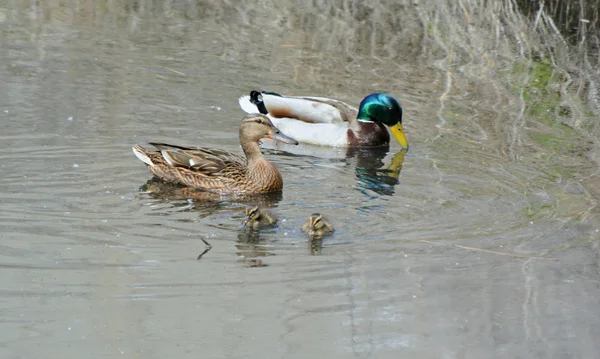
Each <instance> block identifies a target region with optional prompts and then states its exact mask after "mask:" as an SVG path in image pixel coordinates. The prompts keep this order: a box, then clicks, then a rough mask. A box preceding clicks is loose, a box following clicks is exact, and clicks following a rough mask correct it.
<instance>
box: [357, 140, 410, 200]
mask: <svg viewBox="0 0 600 359" xmlns="http://www.w3.org/2000/svg"><path fill="white" fill-rule="evenodd" d="M406 151H407V150H406V149H402V150H401V151H399V152H397V153H396V154H395V155H394V157H393V158H392V160H391V162H390V164H389V165H388V166H387V167H386V168H385V169H384V168H383V167H384V166H385V163H384V162H383V159H384V158H385V156H386V155H387V153H388V149H387V148H351V149H348V152H347V156H348V157H353V156H356V158H357V162H356V179H357V180H358V188H359V191H361V192H362V193H365V192H366V191H365V190H371V191H373V192H375V193H377V194H380V195H386V196H391V195H393V194H394V186H396V185H397V184H398V177H399V176H400V171H401V170H402V165H403V163H404V154H405V153H406Z"/></svg>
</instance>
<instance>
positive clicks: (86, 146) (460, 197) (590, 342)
mask: <svg viewBox="0 0 600 359" xmlns="http://www.w3.org/2000/svg"><path fill="white" fill-rule="evenodd" d="M217 3H218V2H217ZM131 4H138V5H135V6H134V5H131ZM139 4H140V2H133V1H123V2H119V1H114V2H113V1H106V2H105V1H101V2H98V3H94V2H85V1H81V2H73V3H72V4H71V3H70V5H65V4H62V3H61V2H58V1H56V2H54V1H51V2H47V3H46V2H44V3H43V4H40V3H39V2H31V3H30V2H22V3H19V2H16V3H14V4H12V3H11V4H8V3H7V2H5V3H2V2H0V30H1V33H0V34H1V35H0V41H1V43H2V48H3V51H2V52H1V55H0V58H1V61H0V62H1V63H2V66H1V67H0V91H1V93H2V96H1V98H0V110H1V111H0V121H1V123H2V128H3V129H2V131H1V133H0V139H1V141H0V146H1V148H2V155H1V156H2V161H1V162H0V168H1V169H2V174H3V175H2V176H1V187H0V188H1V191H2V201H0V211H1V213H2V217H1V222H0V223H1V224H0V228H1V229H2V230H1V232H2V234H1V235H0V236H1V239H2V240H1V243H0V255H1V257H0V265H1V266H2V271H3V273H4V275H3V281H2V289H1V290H0V299H1V300H0V303H1V307H2V313H3V314H2V321H1V323H0V333H1V334H0V338H2V339H0V356H1V357H5V358H20V357H23V358H25V357H36V356H39V355H40V354H41V353H43V354H44V356H45V357H48V358H54V357H56V358H65V357H81V358H83V357H90V358H95V357H103V356H111V357H118V356H121V357H144V358H164V357H167V356H170V357H178V358H180V357H203V358H241V357H248V358H256V357H259V356H260V357H263V358H316V357H322V358H348V357H357V358H371V357H373V358H399V357H400V358H487V357H506V358H509V357H510V358H516V357H528V358H567V357H573V358H591V357H594V356H595V353H597V352H598V350H599V349H600V348H599V345H598V341H597V338H598V337H599V336H600V326H599V325H598V324H599V321H598V318H599V317H600V313H599V311H600V305H599V304H600V303H599V301H600V299H599V298H600V286H599V283H600V275H599V272H598V263H599V261H598V250H597V249H598V239H599V238H600V234H599V233H598V231H599V228H600V225H599V223H600V221H599V219H598V209H597V208H596V204H597V201H598V198H599V197H598V195H597V194H598V193H599V192H600V181H599V180H598V179H597V178H595V177H584V176H583V175H580V174H585V173H590V172H592V169H593V164H592V163H591V162H590V161H589V159H588V158H587V157H586V156H587V152H586V151H588V150H592V149H591V148H590V146H591V145H590V144H587V143H584V146H583V147H585V148H584V149H582V148H581V147H580V146H579V145H580V144H581V143H578V144H577V146H576V145H571V143H572V142H573V141H576V140H577V141H579V140H580V137H578V135H577V134H575V133H573V132H574V131H569V129H565V128H557V127H556V126H554V127H553V126H548V125H547V124H544V121H543V119H541V120H539V121H535V119H533V120H532V119H527V120H525V119H523V118H520V117H519V116H517V115H518V114H519V113H521V114H523V112H522V111H521V112H520V104H519V102H518V101H516V100H514V97H511V96H513V95H514V93H515V88H507V87H503V85H502V83H501V82H500V80H499V79H497V78H494V77H493V76H489V73H488V72H487V71H488V70H489V69H488V68H486V67H485V66H482V63H481V62H480V61H476V60H473V61H472V62H465V63H459V62H457V63H456V64H455V65H452V66H450V65H449V64H447V63H446V64H444V62H447V61H448V58H447V57H444V56H440V54H439V53H438V52H436V51H433V50H431V49H429V50H428V47H429V48H430V47H431V46H432V45H431V44H427V43H426V42H422V43H419V42H415V41H413V40H411V39H410V38H403V39H402V40H399V41H408V42H411V43H412V46H413V47H406V48H405V49H406V51H398V52H397V53H395V52H393V50H390V46H391V45H389V43H388V44H383V43H381V41H380V40H379V39H378V38H375V37H370V36H369V35H368V34H369V32H368V31H367V30H368V29H371V25H370V23H369V22H368V21H366V22H360V23H357V25H356V31H355V32H353V33H352V34H351V35H352V36H350V37H349V36H348V28H347V24H346V23H345V22H344V21H343V17H340V16H334V15H327V14H321V15H319V16H317V15H315V13H313V12H312V11H314V10H310V9H308V8H307V9H306V11H305V12H304V13H298V14H296V15H293V14H292V12H284V11H283V10H282V9H276V10H273V11H274V13H275V14H276V15H277V16H275V15H273V14H270V13H268V12H267V13H265V11H264V10H265V9H262V10H261V9H260V8H258V9H235V8H234V9H232V8H229V7H227V6H226V5H222V6H217V5H214V6H212V7H210V6H207V8H206V9H204V8H202V6H203V5H201V4H200V3H191V2H181V4H179V3H175V2H174V3H173V4H170V2H169V4H170V5H166V4H165V5H164V6H163V5H156V4H154V2H151V1H148V2H141V4H146V5H145V6H146V7H144V6H140V5H139ZM152 4H154V5H152ZM186 4H187V5H186ZM190 4H191V5H190ZM192 5H193V6H192ZM169 6H171V7H169ZM256 6H257V7H259V6H260V5H256ZM192 10H193V12H192ZM290 11H291V10H290ZM414 11H415V10H414V9H411V7H410V6H407V8H406V9H405V12H406V14H409V15H410V14H411V13H413V12H414ZM403 16H404V15H403ZM406 16H407V17H410V16H408V15H406ZM407 21H408V20H407ZM412 21H413V23H411V22H407V23H406V25H405V28H404V30H403V31H409V30H410V29H411V27H416V26H417V25H418V22H419V20H418V19H417V18H413V19H412ZM316 28H319V29H321V30H315V29H316ZM373 28H375V27H373ZM282 29H284V30H285V31H282ZM365 29H367V30H365ZM406 29H408V30H406ZM377 31H380V32H381V31H386V29H385V28H383V29H381V28H377ZM388 45H389V46H388ZM384 55H385V56H384ZM496 55H497V54H495V53H493V52H492V53H490V54H489V59H488V60H490V61H492V60H494V59H496V60H497V61H501V60H500V59H499V58H494V56H496ZM482 61H483V60H482ZM499 68H500V70H498V67H496V68H495V69H494V71H496V70H498V76H499V77H503V76H504V77H505V78H506V77H510V76H512V77H514V78H518V77H519V74H518V73H517V72H518V68H516V70H515V67H510V66H508V65H506V66H504V65H502V66H500V67H499ZM474 73H478V75H477V76H478V77H473V74H474ZM475 79H477V80H475ZM522 85H523V88H524V87H525V86H526V84H523V83H522ZM253 89H259V90H270V91H276V92H279V93H282V94H289V95H313V96H327V97H332V98H336V99H340V100H343V101H346V102H348V103H351V104H354V105H358V103H359V102H360V100H361V99H362V98H363V97H364V96H365V95H366V94H368V93H371V92H375V91H386V92H390V93H392V94H393V95H394V96H395V97H396V98H398V99H399V100H400V102H401V103H402V105H403V107H404V129H405V132H406V134H407V137H408V140H409V141H410V144H411V148H410V150H409V151H408V152H407V153H403V152H401V151H400V147H399V146H398V144H397V143H392V144H391V146H390V148H389V150H388V149H385V150H383V151H370V150H357V151H346V150H341V149H332V148H323V147H315V146H308V145H301V146H299V147H298V148H295V149H290V148H289V147H281V148H270V149H268V148H267V149H265V150H264V153H265V156H266V157H267V158H268V160H269V161H271V162H272V163H274V164H275V165H276V166H277V168H278V169H279V171H280V172H281V174H282V176H283V179H284V189H283V191H282V192H281V193H277V194H275V195H271V196H267V197H261V198H260V199H251V200H250V201H236V200H231V199H226V198H221V199H216V200H215V199H211V200H202V199H197V198H188V197H186V196H182V195H181V193H180V192H179V190H178V189H177V188H170V187H169V186H164V185H163V184H161V183H157V182H156V181H155V180H153V179H152V175H151V173H150V172H149V171H148V170H147V169H146V167H145V166H144V164H143V163H142V162H140V161H139V160H138V159H137V158H136V157H135V156H134V155H133V153H132V151H131V147H132V146H133V145H134V144H136V143H144V142H146V141H159V142H166V143H174V144H180V145H193V146H207V147H216V148H222V149H225V150H229V151H232V152H237V153H241V149H240V146H239V140H238V126H239V122H240V120H241V118H242V117H243V115H244V113H243V111H242V110H241V109H240V108H239V106H238V102H237V99H238V98H239V97H240V96H242V95H246V94H248V93H249V91H250V90H253ZM516 91H517V93H518V92H519V91H520V90H519V88H517V89H516ZM515 114H517V115H515ZM525 114H526V115H527V113H525ZM529 115H531V113H529ZM544 126H546V127H547V129H546V130H544V128H546V127H544ZM557 131H559V132H557ZM557 133H558V134H557ZM289 135H291V136H293V134H289ZM582 142H585V141H582ZM586 146H587V147H586ZM565 148H567V151H563V149H565ZM584 150H585V151H584ZM559 152H563V153H559ZM581 178H584V179H585V180H579V179H581ZM588 185H589V186H588ZM594 186H596V187H594ZM594 188H596V191H594ZM257 201H258V202H260V203H263V204H265V205H266V206H268V207H269V208H270V209H271V210H272V212H273V213H275V214H276V215H277V216H278V217H279V226H278V227H276V228H272V229H266V230H262V231H260V232H259V233H249V232H248V231H247V230H246V229H245V228H244V227H243V225H242V222H243V220H244V209H245V207H246V206H247V205H248V204H251V203H252V204H253V203H255V202H257ZM313 212H321V213H324V214H326V215H327V216H328V217H329V218H330V219H331V221H332V223H333V225H334V227H335V228H336V232H335V234H334V235H333V236H331V237H327V238H326V239H325V240H324V241H323V242H322V246H320V247H319V248H315V247H314V246H313V247H311V246H310V244H309V242H308V239H307V237H306V235H305V234H304V233H302V232H301V231H300V228H301V226H302V224H303V223H304V222H305V221H306V220H307V218H308V216H309V215H310V214H311V213H313ZM203 240H204V241H207V242H208V243H210V246H211V247H210V250H209V251H207V252H205V249H207V246H206V245H205V243H204V242H203ZM203 252H205V253H204V254H203V255H202V256H201V258H200V259H199V260H198V257H199V256H200V254H201V253H203Z"/></svg>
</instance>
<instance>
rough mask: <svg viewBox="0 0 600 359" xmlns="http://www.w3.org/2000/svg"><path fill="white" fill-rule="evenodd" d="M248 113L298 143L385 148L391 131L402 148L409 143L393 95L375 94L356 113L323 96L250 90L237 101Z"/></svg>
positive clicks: (352, 108) (366, 98)
mask: <svg viewBox="0 0 600 359" xmlns="http://www.w3.org/2000/svg"><path fill="white" fill-rule="evenodd" d="M239 104H240V106H241V107H242V109H243V110H244V111H246V112H248V113H252V112H260V113H262V114H264V115H268V116H269V118H270V119H271V121H273V123H274V124H275V125H276V126H277V127H279V128H280V129H281V130H282V131H284V132H285V133H289V134H293V136H294V138H295V139H297V140H298V141H299V142H301V143H310V144H314V145H323V146H334V147H354V146H384V145H387V144H389V142H390V135H389V133H388V131H387V130H386V129H385V126H384V125H387V126H388V127H389V128H390V131H391V132H392V134H393V135H394V137H395V138H396V140H397V141H398V143H399V144H400V146H402V147H403V148H406V149H408V141H407V140H406V136H405V135H404V129H403V128H402V106H401V105H400V103H399V102H398V100H396V99H395V98H394V97H393V96H392V95H389V94H386V93H374V94H370V95H369V96H367V97H365V98H364V99H363V100H362V101H361V102H360V107H359V108H358V110H357V109H356V108H354V107H352V106H350V105H348V104H346V103H344V102H341V101H338V100H333V99H329V98H323V97H291V96H281V95H279V94H276V93H274V92H267V91H251V92H250V96H242V97H240V99H239Z"/></svg>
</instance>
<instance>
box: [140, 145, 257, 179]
mask: <svg viewBox="0 0 600 359" xmlns="http://www.w3.org/2000/svg"><path fill="white" fill-rule="evenodd" d="M150 144H151V145H152V146H154V147H156V148H157V149H158V150H159V151H160V154H161V156H162V159H164V161H165V162H166V163H167V164H168V165H169V166H171V167H184V168H187V169H189V170H191V171H194V172H196V173H202V174H204V175H207V176H223V175H226V173H229V172H231V171H243V170H245V168H246V166H247V161H246V159H245V158H244V157H242V156H240V155H237V154H235V153H231V152H229V151H225V150H220V149H217V148H206V147H184V146H177V145H169V144H166V143H157V142H151V143H150Z"/></svg>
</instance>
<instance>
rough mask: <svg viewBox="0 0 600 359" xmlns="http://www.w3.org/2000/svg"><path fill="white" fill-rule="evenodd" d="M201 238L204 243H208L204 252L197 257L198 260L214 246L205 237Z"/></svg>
mask: <svg viewBox="0 0 600 359" xmlns="http://www.w3.org/2000/svg"><path fill="white" fill-rule="evenodd" d="M200 240H201V241H202V242H204V244H206V248H204V252H202V253H200V255H199V256H198V258H196V260H199V259H200V258H202V256H203V255H205V254H206V253H208V251H210V250H211V248H212V246H211V245H210V243H208V242H207V241H206V240H205V239H204V238H200Z"/></svg>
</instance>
